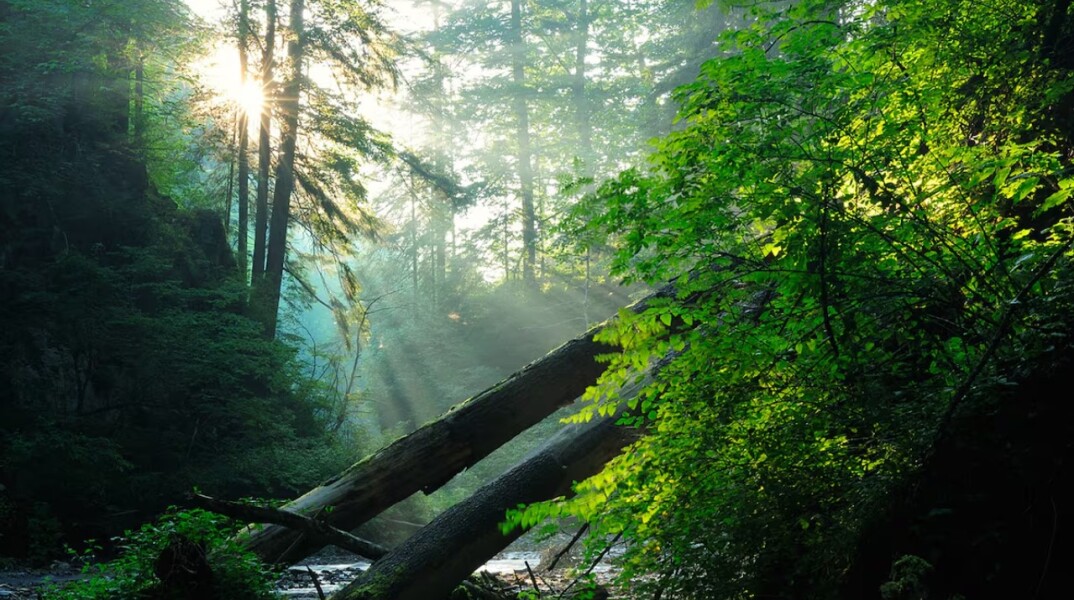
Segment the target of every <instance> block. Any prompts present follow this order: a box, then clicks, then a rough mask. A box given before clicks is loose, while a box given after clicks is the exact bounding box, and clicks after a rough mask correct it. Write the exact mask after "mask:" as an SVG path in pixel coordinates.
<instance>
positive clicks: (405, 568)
mask: <svg viewBox="0 0 1074 600" xmlns="http://www.w3.org/2000/svg"><path fill="white" fill-rule="evenodd" d="M615 421H616V417H604V418H601V419H596V420H594V421H592V422H590V423H584V424H572V425H568V426H567V427H565V428H564V429H562V430H560V431H559V432H558V433H557V434H556V435H555V436H553V437H552V438H551V439H550V440H549V441H548V442H547V443H546V444H545V445H544V446H542V447H541V448H540V449H539V450H538V451H536V452H535V453H533V454H531V455H530V456H529V457H528V458H526V459H524V460H523V461H522V462H520V463H519V464H518V465H516V466H515V467H514V468H512V469H511V470H510V471H508V472H507V473H504V474H503V475H501V476H500V477H498V478H496V479H494V480H493V481H491V482H490V483H488V484H486V485H484V486H482V487H481V488H480V489H478V490H477V492H475V493H474V494H473V495H472V496H470V497H469V498H468V499H466V500H464V501H462V502H460V503H458V504H456V505H455V506H452V507H451V508H449V509H448V510H446V511H444V512H443V513H442V514H441V515H440V516H438V517H437V518H435V519H433V520H432V521H431V522H430V523H429V524H428V525H426V526H425V528H423V529H422V530H421V531H419V532H418V533H416V534H414V536H413V537H411V538H410V539H408V540H407V541H406V542H404V543H403V544H402V545H400V546H399V547H397V548H395V549H393V550H392V551H391V552H389V553H388V554H387V555H386V556H384V558H382V559H380V560H379V561H377V562H376V563H374V564H373V566H372V567H370V568H369V570H368V571H366V572H365V573H364V574H363V575H362V576H361V577H359V578H358V579H357V580H356V581H354V582H352V583H351V584H349V585H348V586H346V587H344V588H343V589H342V590H340V591H339V592H337V593H336V594H335V595H333V596H332V597H331V599H330V600H441V599H444V598H447V597H448V595H449V594H450V593H451V591H452V590H453V589H454V588H455V586H456V585H458V584H459V582H460V581H463V580H464V579H466V578H467V577H468V576H469V575H470V574H471V573H473V572H474V570H476V569H477V568H478V567H480V566H481V565H482V564H484V563H485V562H486V561H488V559H490V558H492V557H493V556H494V555H495V554H496V553H498V552H500V551H501V550H503V548H504V547H506V546H507V545H508V544H509V543H511V542H512V541H513V540H515V539H516V538H518V536H520V535H521V534H522V533H523V532H522V530H520V529H515V530H514V531H512V532H511V533H508V534H506V535H505V534H504V533H502V532H501V531H500V527H499V525H500V523H501V522H503V520H504V515H505V512H506V511H507V509H509V508H515V507H517V506H518V505H519V504H530V503H533V502H539V501H542V500H550V499H552V498H556V497H558V496H564V495H569V494H571V493H572V490H571V484H572V483H574V482H576V481H581V480H583V479H586V478H587V477H590V476H592V475H595V474H596V473H598V472H599V471H600V470H601V469H602V468H604V465H605V463H607V462H608V461H609V460H611V459H612V458H613V457H615V456H616V455H618V454H619V452H620V451H622V449H623V448H624V447H625V446H626V445H627V444H629V443H630V442H631V441H633V439H635V438H636V432H634V431H633V430H631V429H628V428H626V427H621V426H617V425H616V424H615Z"/></svg>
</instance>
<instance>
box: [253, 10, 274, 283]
mask: <svg viewBox="0 0 1074 600" xmlns="http://www.w3.org/2000/svg"><path fill="white" fill-rule="evenodd" d="M265 20H266V21H267V23H266V26H265V27H266V29H265V50H264V52H263V53H262V55H261V88H262V91H263V93H264V94H265V99H264V102H263V104H262V106H261V126H260V128H259V131H258V138H257V200H256V202H257V204H256V205H255V206H254V255H253V264H252V265H251V267H250V280H251V282H253V285H254V287H255V289H257V286H258V285H259V283H260V281H261V279H262V278H263V277H264V274H265V242H266V239H267V238H266V233H267V228H268V191H269V172H270V170H271V169H272V160H271V158H272V135H271V134H272V107H273V100H274V99H273V98H270V95H269V92H270V90H271V89H272V87H271V86H272V76H273V75H272V69H273V61H274V60H276V58H275V56H274V54H275V49H276V0H268V2H267V3H266V4H265Z"/></svg>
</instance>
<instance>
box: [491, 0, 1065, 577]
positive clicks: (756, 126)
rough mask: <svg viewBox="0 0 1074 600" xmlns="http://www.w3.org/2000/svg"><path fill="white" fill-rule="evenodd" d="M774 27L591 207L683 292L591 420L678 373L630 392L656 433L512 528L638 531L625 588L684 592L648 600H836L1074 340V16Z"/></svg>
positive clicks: (835, 8) (581, 215)
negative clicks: (957, 460)
mask: <svg viewBox="0 0 1074 600" xmlns="http://www.w3.org/2000/svg"><path fill="white" fill-rule="evenodd" d="M1054 6H1057V7H1066V6H1067V4H1064V3H1062V2H1059V3H1055V4H1054ZM754 15H755V21H753V22H752V23H750V24H747V25H746V26H743V27H741V28H738V29H737V30H734V31H729V32H728V33H726V34H725V35H723V36H722V38H721V46H720V52H721V55H720V56H717V57H716V58H713V59H711V60H709V61H708V62H706V63H704V64H703V65H702V66H701V69H700V76H699V77H698V79H697V80H696V81H695V82H693V83H690V84H688V85H685V86H683V87H681V88H679V89H678V90H677V91H676V98H677V99H678V100H679V102H680V103H681V109H680V115H679V127H678V128H677V130H676V131H675V132H673V133H671V134H670V135H668V136H666V137H664V138H663V139H661V140H659V142H658V143H657V146H656V150H655V152H654V153H653V155H652V156H651V158H650V163H651V166H650V168H649V169H648V170H640V169H633V170H628V171H626V172H624V173H622V174H621V175H620V176H619V177H618V178H616V179H614V180H612V181H609V182H607V183H605V184H603V185H602V186H601V187H600V189H599V190H598V191H597V192H596V193H594V194H592V195H590V196H589V197H588V198H587V200H586V201H585V202H584V203H583V204H582V205H581V206H580V207H579V208H578V209H577V210H576V217H577V221H578V222H579V223H581V225H580V228H581V227H584V228H585V229H586V230H587V231H588V232H589V234H590V235H592V236H601V235H603V236H607V237H609V238H611V239H613V240H614V241H615V243H616V245H617V247H618V252H617V255H616V258H615V262H614V266H613V269H614V272H615V273H616V274H618V275H621V276H623V277H625V278H626V279H627V280H636V281H644V282H647V283H650V284H656V283H659V282H662V281H667V280H672V281H674V282H675V284H676V286H677V288H678V292H679V293H678V296H677V298H676V299H674V300H673V301H669V302H664V303H658V304H654V306H652V307H651V308H650V309H649V310H648V311H646V312H645V313H643V314H641V315H637V316H634V315H631V314H629V313H626V312H623V313H621V314H620V319H619V322H618V325H617V326H616V327H615V328H613V329H610V330H609V331H608V333H607V334H605V336H604V341H607V342H612V343H615V344H617V345H619V346H620V347H622V348H623V351H622V352H621V353H618V354H614V355H611V356H609V357H608V359H609V361H610V366H611V368H610V370H609V372H608V373H607V374H606V375H605V377H604V378H603V380H602V382H601V385H600V386H598V387H597V388H595V389H594V390H591V392H590V393H589V394H588V395H587V396H588V398H589V400H591V401H592V404H591V405H590V407H589V410H588V411H587V412H585V413H583V417H582V418H588V417H591V416H592V415H593V414H596V413H604V414H610V413H611V412H612V411H614V409H615V406H616V405H617V404H618V396H617V394H616V390H617V389H618V388H619V387H620V386H621V385H623V384H625V383H628V382H630V381H632V380H634V379H636V378H638V377H640V375H641V374H643V373H644V372H645V371H647V370H648V369H649V368H650V367H652V366H653V365H656V364H658V363H659V372H658V375H657V377H656V381H655V382H654V383H653V384H651V385H650V386H649V387H648V388H647V389H646V390H645V391H644V392H643V393H642V394H640V395H639V396H638V398H637V399H636V400H632V401H631V402H630V403H629V404H630V408H631V409H632V411H633V412H632V415H633V416H632V417H630V418H628V419H627V421H628V422H629V423H631V424H634V425H638V426H642V427H644V428H646V430H647V433H648V435H647V436H646V437H645V438H643V439H642V440H641V441H639V442H638V443H636V444H635V445H633V446H632V447H631V448H630V450H629V451H628V452H627V453H626V454H624V455H623V456H622V457H620V458H619V459H617V460H616V461H614V462H613V463H612V464H611V465H610V466H609V468H608V469H606V470H605V472H604V473H602V474H601V475H599V476H597V477H595V478H592V479H591V480H589V481H587V482H585V483H583V484H581V485H580V486H579V488H578V490H579V492H580V493H579V495H578V496H577V497H576V498H575V499H572V500H567V501H563V502H560V503H553V504H542V505H537V506H531V507H527V508H525V509H523V510H519V511H513V512H512V513H510V515H509V520H510V521H512V522H513V523H515V524H522V525H529V524H532V523H535V522H537V521H539V520H541V519H542V518H544V517H547V516H557V515H561V514H576V515H580V516H583V517H585V518H587V519H589V520H590V521H591V522H593V523H594V524H595V525H596V526H597V531H598V532H606V533H617V532H623V533H624V534H625V535H626V536H627V537H628V538H630V539H632V540H633V545H632V546H631V549H630V551H629V552H628V554H627V556H626V558H625V569H624V577H625V578H630V577H632V576H634V575H639V574H642V573H656V574H657V575H658V576H657V577H656V578H655V579H648V580H645V581H641V582H639V583H638V584H637V589H638V590H639V591H642V592H644V591H645V590H653V589H662V590H664V593H671V594H677V595H681V596H682V597H697V598H727V597H748V596H761V595H772V596H780V597H804V596H809V597H831V596H833V595H834V594H836V593H838V590H839V585H840V576H841V574H842V573H845V571H846V569H847V568H849V566H850V565H851V564H852V561H853V559H854V553H855V550H856V548H857V542H858V536H859V534H860V532H861V531H862V530H863V528H864V525H865V523H866V522H867V521H868V520H870V519H871V518H873V517H874V515H875V514H876V512H877V511H878V510H881V508H882V507H883V506H885V505H886V499H887V495H888V494H890V493H891V492H892V491H893V490H895V489H897V486H898V484H899V483H900V482H901V481H903V480H905V479H906V478H908V477H911V476H913V474H915V473H917V472H919V469H920V468H922V465H924V464H927V461H928V459H929V457H930V456H931V453H932V451H933V448H934V444H935V443H936V442H937V441H938V440H943V439H945V438H946V437H947V436H950V435H951V434H952V427H953V423H954V422H955V421H956V420H957V418H958V417H959V416H960V415H965V414H973V413H974V411H980V410H984V409H983V408H982V407H983V406H985V401H986V399H988V398H995V397H996V395H997V394H999V393H1000V392H1001V391H1002V390H1003V389H1005V388H1006V387H1007V386H1009V385H1011V383H1012V380H1014V381H1016V380H1017V379H1018V378H1019V377H1022V376H1025V375H1027V374H1028V373H1031V372H1033V371H1034V370H1036V369H1046V367H1047V365H1049V364H1051V363H1052V362H1053V361H1054V360H1055V358H1054V356H1053V355H1054V354H1055V348H1056V347H1057V346H1062V344H1063V340H1065V339H1066V337H1067V332H1066V329H1065V328H1066V323H1068V321H1069V320H1068V319H1067V318H1066V317H1065V315H1064V314H1063V309H1062V307H1063V306H1065V305H1066V304H1067V303H1068V297H1067V296H1066V294H1067V293H1068V290H1067V286H1066V285H1065V283H1064V281H1065V276H1064V273H1066V272H1067V270H1068V267H1067V260H1068V258H1069V249H1070V245H1071V240H1072V237H1071V227H1070V225H1071V221H1070V207H1069V204H1068V199H1069V197H1070V194H1071V190H1072V189H1074V178H1072V177H1071V165H1070V156H1071V154H1070V152H1071V147H1072V145H1071V139H1070V137H1069V131H1070V129H1069V124H1070V117H1071V115H1070V112H1069V106H1070V100H1071V97H1070V95H1071V91H1072V89H1074V87H1072V85H1071V82H1072V81H1074V79H1072V78H1071V73H1070V70H1069V67H1070V65H1069V64H1067V62H1068V61H1066V60H1065V59H1062V58H1058V56H1057V55H1056V54H1054V52H1055V48H1058V47H1067V46H1066V45H1065V44H1067V42H1068V41H1069V37H1066V38H1062V37H1061V34H1062V35H1069V32H1070V29H1071V28H1070V17H1069V15H1068V14H1067V13H1065V12H1063V11H1062V10H1058V9H1057V10H1053V3H1051V2H1013V1H1011V2H1007V1H1003V0H997V1H995V2H989V3H986V4H984V5H982V4H980V3H969V2H902V1H898V0H890V1H881V2H875V3H859V2H826V1H815V0H804V1H802V2H798V3H794V4H792V5H784V4H771V5H761V6H758V7H756V8H755V9H754ZM1047 32H1052V34H1048V33H1047ZM1063 40H1066V41H1063ZM1056 44H1058V45H1056ZM666 359H672V360H666Z"/></svg>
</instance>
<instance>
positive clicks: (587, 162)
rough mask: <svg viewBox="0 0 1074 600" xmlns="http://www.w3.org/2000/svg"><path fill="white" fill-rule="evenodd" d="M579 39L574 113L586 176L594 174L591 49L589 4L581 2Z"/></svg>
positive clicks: (578, 25)
mask: <svg viewBox="0 0 1074 600" xmlns="http://www.w3.org/2000/svg"><path fill="white" fill-rule="evenodd" d="M575 27H576V28H577V33H576V36H577V39H576V42H575V48H574V51H575V56H574V82H573V86H572V87H573V90H572V92H573V94H574V111H575V125H576V126H577V128H578V153H579V154H580V155H581V156H580V158H581V159H582V165H583V167H584V168H585V172H586V174H592V173H593V172H594V171H595V169H594V166H595V165H593V164H592V163H593V126H592V124H591V123H590V121H589V102H588V99H587V98H586V89H585V88H586V85H585V84H586V74H585V61H586V56H587V51H588V49H589V4H588V2H587V0H580V1H579V4H578V23H577V24H576V25H575Z"/></svg>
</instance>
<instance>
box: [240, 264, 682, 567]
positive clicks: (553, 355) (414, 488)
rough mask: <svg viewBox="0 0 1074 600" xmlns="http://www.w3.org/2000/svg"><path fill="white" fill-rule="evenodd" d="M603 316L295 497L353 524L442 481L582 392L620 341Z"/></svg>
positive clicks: (288, 545)
mask: <svg viewBox="0 0 1074 600" xmlns="http://www.w3.org/2000/svg"><path fill="white" fill-rule="evenodd" d="M674 296H675V289H674V287H673V286H671V285H667V286H664V287H663V288H661V289H660V290H659V291H657V292H655V293H653V294H650V295H649V296H647V297H646V298H644V299H642V300H640V301H638V302H636V303H634V304H632V305H631V306H630V307H628V310H631V311H633V312H635V313H640V312H643V311H644V310H645V309H647V308H648V306H649V303H650V302H651V301H652V300H653V299H655V298H673V297H674ZM608 324H609V321H606V322H605V323H602V324H601V325H598V326H596V327H594V328H592V329H590V330H589V331H588V332H586V333H585V334H584V335H582V336H579V337H577V338H575V339H573V340H570V341H569V342H567V343H566V344H563V345H562V346H560V347H559V348H557V349H555V350H553V351H552V352H550V353H549V354H547V355H546V356H544V357H543V358H541V359H538V360H536V361H534V362H532V363H530V364H529V365H527V366H526V367H525V368H524V369H522V370H521V371H518V372H517V373H515V374H513V375H511V376H510V377H508V378H507V379H505V380H503V381H501V382H500V383H498V384H496V385H495V386H493V387H491V388H489V389H487V390H485V391H484V392H482V393H480V394H478V395H477V396H474V397H473V398H470V399H469V400H466V401H465V402H462V403H460V404H457V405H455V406H454V407H452V408H451V409H450V410H448V412H446V413H445V414H444V415H442V416H441V417H440V418H438V419H436V420H435V421H432V422H430V423H428V424H426V425H424V426H422V427H420V428H419V429H417V430H416V431H414V432H413V433H410V434H409V435H406V436H403V437H401V438H399V439H397V440H396V441H395V442H393V443H391V444H390V445H388V446H387V447H385V448H383V449H381V450H379V451H378V452H376V453H374V454H373V455H371V456H369V457H367V458H365V459H363V460H362V461H360V462H358V463H356V464H355V465H353V466H351V467H350V468H349V469H347V470H346V471H344V472H343V473H341V474H340V475H338V476H337V477H335V478H333V479H331V480H329V481H327V482H325V483H323V484H321V485H320V486H318V487H316V488H314V489H313V490H311V491H309V492H307V493H306V494H305V495H303V496H301V497H300V498H298V499H296V500H294V501H292V502H290V503H288V504H287V505H285V506H284V507H283V509H284V510H287V511H290V512H294V513H297V514H301V515H307V516H309V515H314V514H321V513H322V511H324V509H325V507H329V506H330V507H332V508H331V512H328V513H325V514H324V515H323V519H324V521H325V522H326V523H327V524H329V525H331V526H333V527H336V528H338V529H345V530H352V529H354V528H356V527H358V526H360V525H362V524H363V523H365V522H366V521H368V520H369V519H371V518H373V517H374V516H376V515H378V514H379V513H381V512H382V511H384V510H385V509H387V508H389V507H391V506H392V505H394V504H396V503H398V502H400V501H402V500H404V499H405V498H407V497H408V496H410V495H412V494H414V493H415V492H418V491H422V492H425V493H426V494H429V493H432V492H433V491H435V490H437V489H439V488H440V486H442V485H444V484H445V483H447V482H448V481H449V480H450V479H451V478H452V477H454V476H455V475H456V474H457V473H459V472H460V471H462V470H464V469H466V468H468V467H471V466H473V465H474V464H476V463H477V462H478V461H479V460H481V459H482V458H484V457H486V456H488V455H489V454H490V453H491V452H492V451H493V450H496V449H497V448H499V447H500V446H502V445H503V444H505V443H507V442H508V441H510V440H511V439H513V438H514V437H515V436H517V435H518V434H519V433H521V432H523V431H525V430H526V429H528V428H530V427H531V426H533V425H535V424H537V423H539V422H540V421H541V420H543V419H544V418H545V417H547V416H549V415H550V414H552V413H553V412H555V411H556V410H557V409H559V408H560V407H563V406H566V405H568V404H570V403H571V402H573V401H574V400H575V399H576V398H577V397H579V396H581V395H582V393H583V392H584V391H585V389H586V388H587V387H589V386H590V385H593V384H594V383H595V382H596V380H597V378H598V377H599V376H600V374H601V373H603V372H604V370H605V369H606V365H604V364H602V363H599V362H597V360H596V357H597V356H598V355H599V354H602V353H606V352H611V351H613V348H611V347H609V346H606V345H603V344H601V343H599V342H597V341H596V340H594V336H595V335H596V334H597V333H599V332H600V331H601V330H602V329H604V328H605V327H607V325H608ZM239 542H240V543H241V544H242V545H243V546H245V547H246V548H247V549H249V550H251V551H252V552H254V553H255V554H256V555H257V556H259V557H260V558H261V559H262V560H264V561H266V562H269V563H275V564H291V563H294V562H297V561H299V560H301V559H302V558H305V557H306V556H308V555H309V554H312V553H313V552H315V551H317V550H319V549H320V548H321V547H322V543H321V542H319V541H318V540H316V539H314V538H312V537H309V536H303V535H302V534H301V532H299V531H293V530H290V529H288V528H286V527H282V526H279V525H265V526H262V527H260V528H255V529H251V530H248V531H245V532H243V533H241V534H239Z"/></svg>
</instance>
